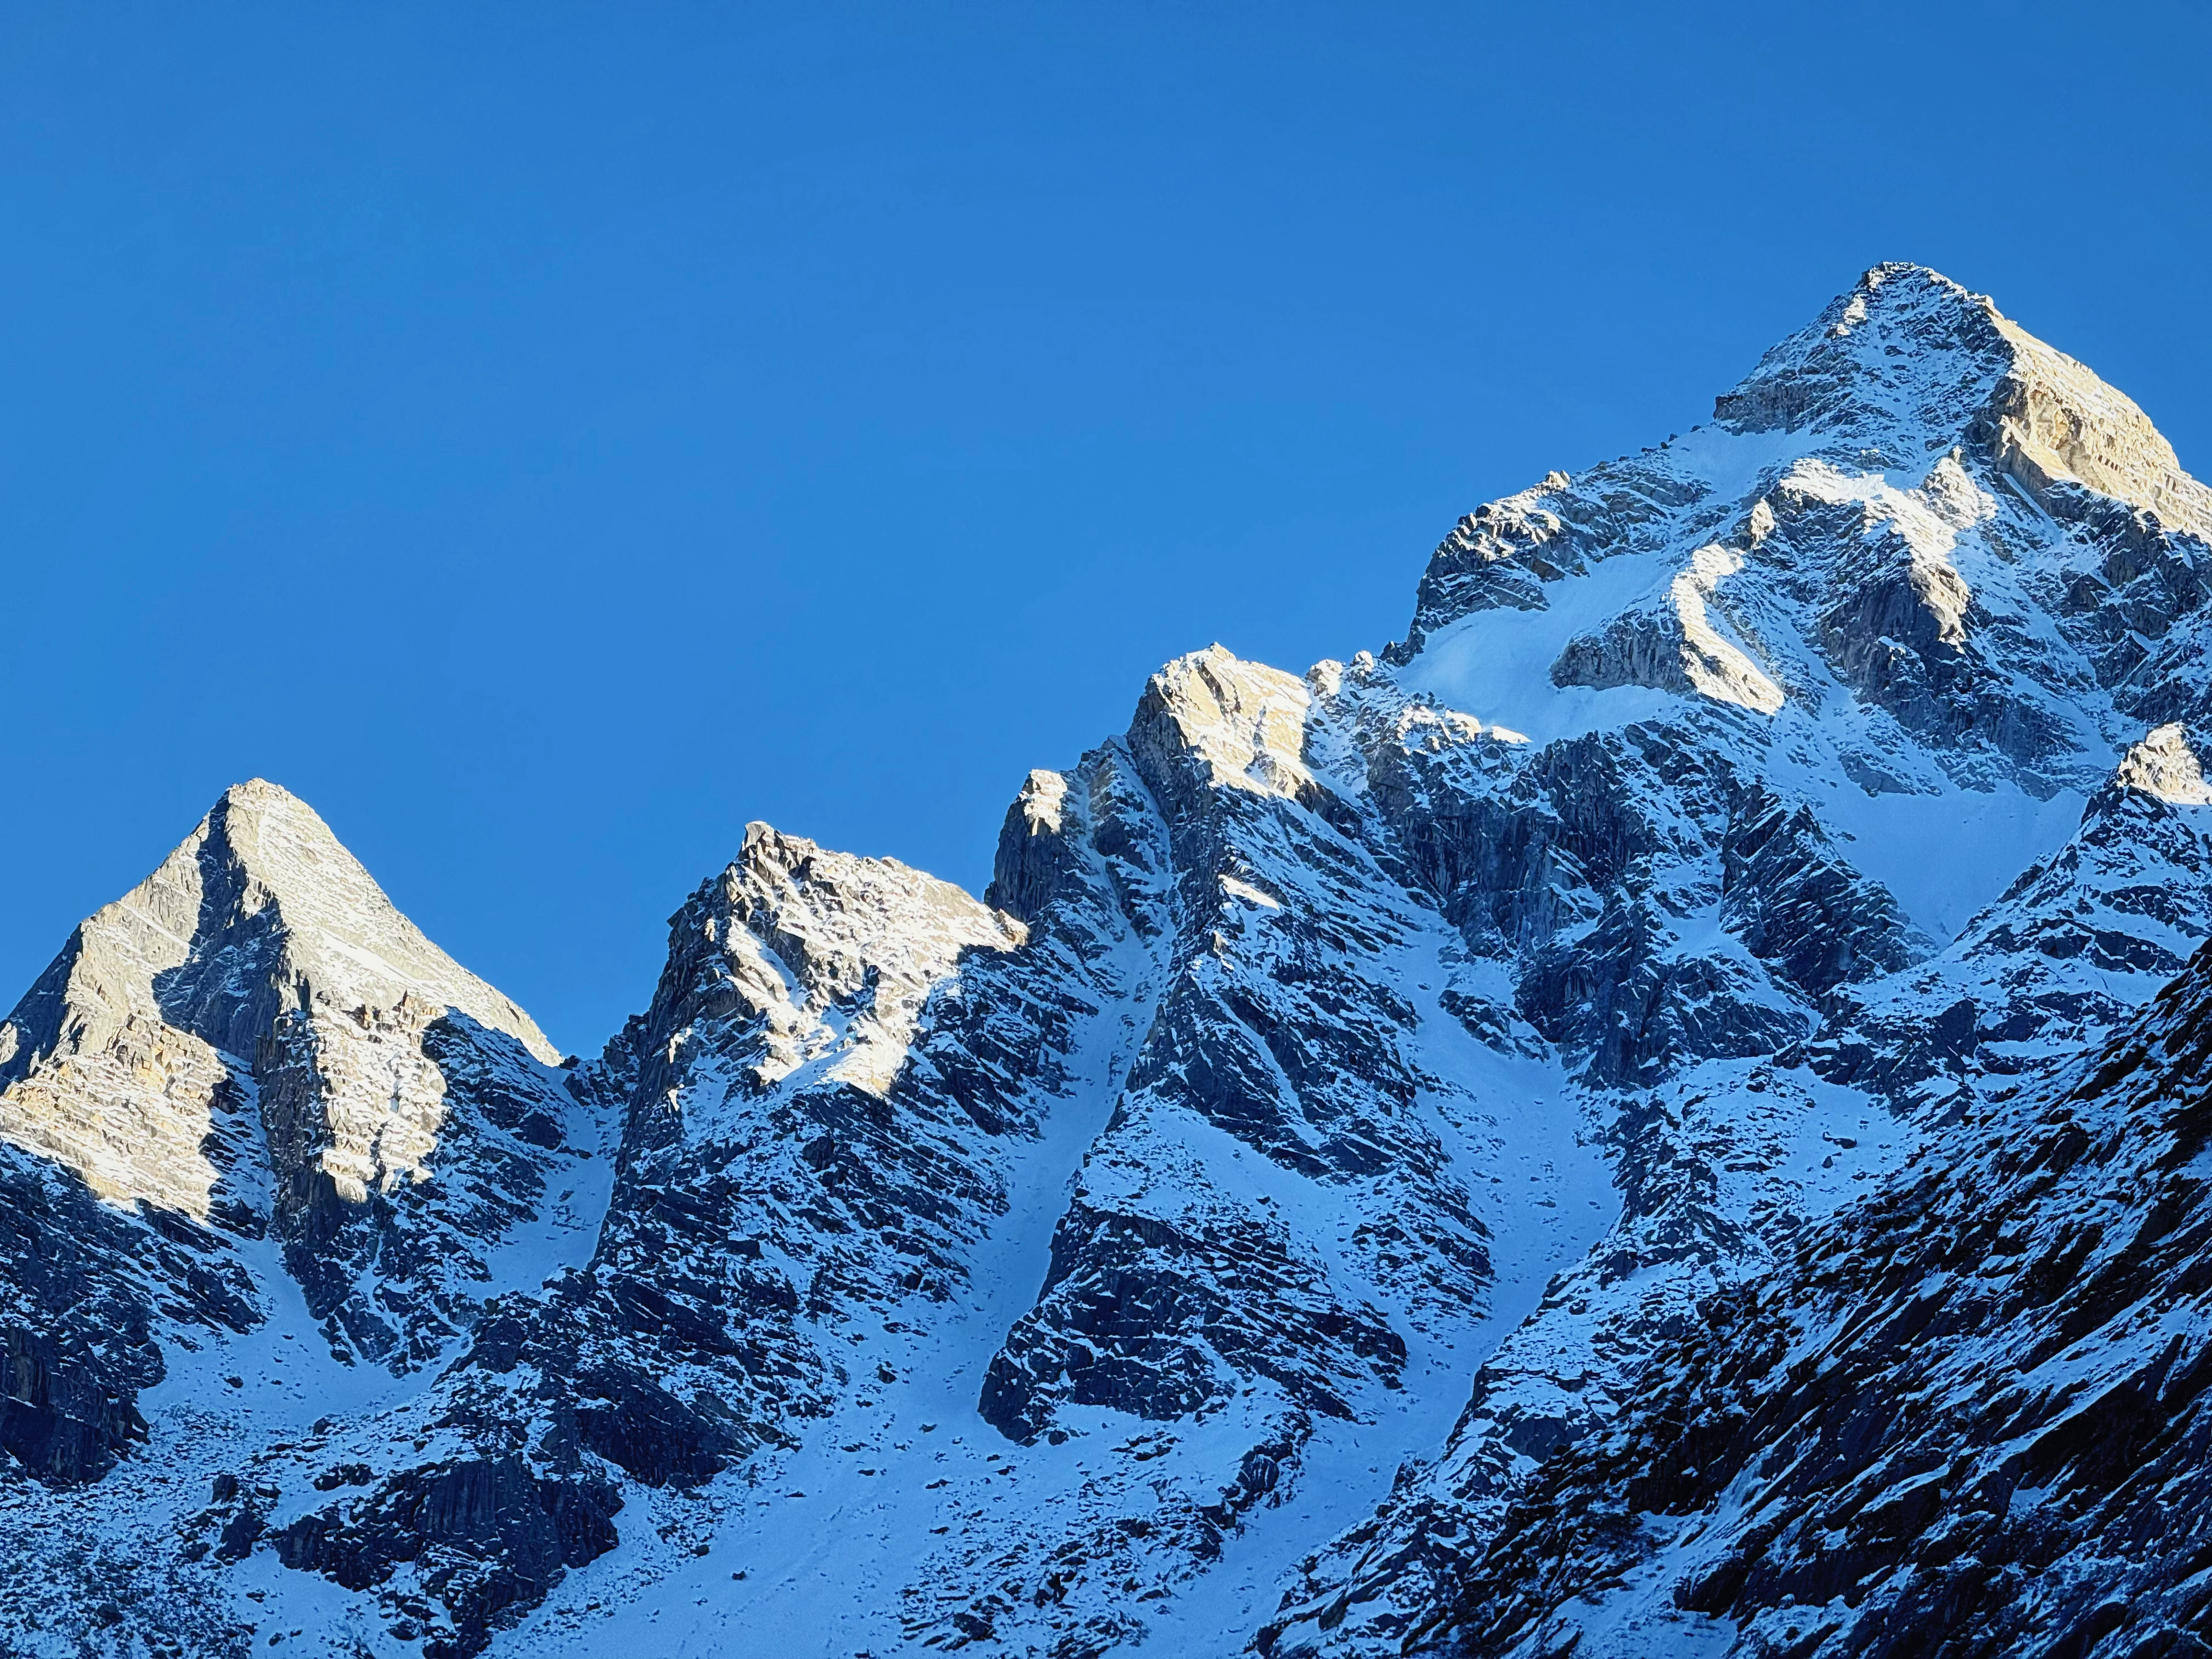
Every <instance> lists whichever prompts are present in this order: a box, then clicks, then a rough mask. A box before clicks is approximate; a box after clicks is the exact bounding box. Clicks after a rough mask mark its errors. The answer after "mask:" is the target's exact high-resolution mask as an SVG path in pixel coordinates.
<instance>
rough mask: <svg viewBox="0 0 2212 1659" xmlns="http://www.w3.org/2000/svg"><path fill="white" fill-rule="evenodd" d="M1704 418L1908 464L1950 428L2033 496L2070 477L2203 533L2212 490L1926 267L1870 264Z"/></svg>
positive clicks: (2000, 318)
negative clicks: (1829, 442)
mask: <svg viewBox="0 0 2212 1659" xmlns="http://www.w3.org/2000/svg"><path fill="white" fill-rule="evenodd" d="M1713 416H1714V419H1715V420H1716V421H1717V422H1719V423H1720V424H1722V425H1723V426H1724V427H1727V428H1729V429H1730V430H1732V431H1735V432H1740V433H1746V434H1751V433H1764V432H1772V431H1777V430H1790V431H1796V432H1804V433H1811V434H1819V435H1835V436H1837V437H1838V438H1842V439H1845V440H1848V441H1850V442H1852V443H1856V444H1861V445H1865V446H1869V447H1871V448H1872V449H1873V450H1874V451H1875V453H1876V454H1877V455H1879V457H1880V459H1881V461H1882V463H1884V464H1886V465H1892V466H1910V465H1912V464H1913V462H1914V459H1915V449H1916V446H1917V447H1919V449H1920V452H1921V453H1933V452H1934V451H1936V450H1940V449H1943V448H1947V447H1949V446H1950V445H1951V444H1952V443H1953V442H1954V441H1956V440H1957V438H1958V436H1959V435H1968V436H1971V438H1972V440H1973V441H1975V442H1976V443H1977V444H1978V445H1979V446H1981V447H1986V449H1987V450H1988V451H1989V453H1990V455H1991V457H1992V458H1993V459H1995V460H1996V464H1997V465H1999V467H2001V468H2002V470H2003V471H2005V472H2006V473H2007V474H2008V476H2010V477H2013V478H2014V479H2015V481H2016V482H2017V483H2019V484H2020V485H2021V487H2022V488H2023V489H2027V491H2028V492H2029V493H2030V494H2031V495H2035V496H2037V497H2038V498H2039V499H2041V498H2042V497H2043V496H2044V495H2046V494H2047V493H2048V492H2049V491H2051V489H2053V488H2054V487H2056V486H2057V485H2059V484H2061V483H2069V482H2071V483H2081V484H2085V485H2087V487H2088V488H2089V489H2093V490H2095V491H2097V492H2099V493H2100V494H2101V495H2107V496H2110V497H2112V498H2113V499H2115V500H2118V501H2124V502H2126V503H2127V504H2128V505H2129V506H2130V507H2138V508H2142V509H2143V510H2145V511H2148V512H2151V513H2156V514H2158V515H2159V517H2160V519H2161V520H2163V521H2164V522H2166V524H2167V525H2169V526H2172V527H2173V528H2175V529H2179V530H2185V531H2190V532H2194V533H2196V534H2197V535H2199V536H2203V535H2207V534H2212V490H2207V489H2206V488H2205V487H2204V486H2203V484H2201V483H2198V482H2197V480H2196V479H2194V478H2192V477H2190V476H2189V475H2188V474H2187V473H2186V472H2185V471H2182V468H2181V464H2180V462H2179V459H2177V458H2176V457H2175V455H2174V453H2173V449H2172V446H2171V445H2170V444H2168V443H2167V442H2166V440H2165V438H2164V437H2163V436H2161V435H2160V433H2159V432H2158V430H2157V428H2155V427H2154V426H2153V425H2152V424H2151V422H2150V420H2149V417H2148V416H2146V415H2144V413H2143V412H2142V410H2140V409H2138V408H2137V407H2136V404H2134V402H2133V401H2132V400H2131V399H2130V398H2128V397H2127V396H2126V395H2125V394H2124V392H2119V391H2118V390H2116V389H2115V388H2113V387H2112V386H2107V385H2106V383H2105V382H2104V381H2102V380H2100V379H2098V377H2097V376H2096V374H2094V373H2093V372H2092V371H2091V370H2090V369H2088V368H2086V367H2085V366H2084V365H2082V364H2081V363H2079V362H2075V360H2074V359H2073V358H2071V357H2069V356H2066V355H2065V354H2064V353H2063V352H2060V351H2057V350H2055V349H2052V348H2051V347H2050V346H2048V345H2045V343H2043V342H2042V341H2040V340H2039V339H2037V338H2036V337H2034V336H2033V335H2032V334H2030V333H2028V332H2027V330H2025V329H2023V328H2021V326H2020V325H2019V324H2017V323H2015V322H2013V321H2012V320H2010V319H2008V318H2007V317H2006V316H2004V314H2003V313H2001V312H2000V311H1998V309H1997V307H1996V302H1995V301H1992V300H1991V299H1990V297H1989V296H1988V295H1984V294H1976V293H1973V292H1972V291H1970V290H1968V289H1966V288H1963V287H1961V286H1960V284H1958V283H1954V282H1953V281H1951V280H1950V278H1948V277H1947V276H1942V274H1940V273H1939V272H1936V271H1933V270H1929V269H1928V268H1927V267H1925V266H1924V265H1916V264H1902V263H1893V264H1881V265H1876V266H1875V267H1874V269H1872V270H1869V271H1868V272H1867V273H1866V274H1865V275H1864V276H1862V277H1860V278H1859V281H1858V283H1857V285H1856V286H1855V287H1854V288H1853V289H1851V290H1850V292H1849V293H1848V294H1844V295H1839V296H1838V298H1837V299H1836V300H1834V301H1832V302H1831V303H1830V304H1829V306H1828V307H1826V309H1825V310H1824V311H1822V312H1821V313H1820V316H1819V317H1818V318H1816V319H1814V321H1813V322H1812V323H1811V324H1810V325H1808V326H1807V327H1806V328H1804V329H1802V330H1801V331H1799V332H1797V333H1796V334H1794V335H1792V336H1790V338H1788V339H1787V340H1784V341H1783V342H1782V343H1780V344H1778V345H1777V346H1776V347H1775V348H1774V349H1772V350H1771V351H1769V352H1768V353H1767V354H1766V355H1765V356H1764V357H1762V358H1761V359H1760V360H1759V365H1758V367H1757V368H1754V369H1753V371H1752V372H1751V374H1749V375H1748V376H1747V377H1746V378H1745V379H1744V380H1743V381H1742V382H1741V384H1740V385H1738V386H1736V387H1735V389H1734V390H1733V391H1730V392H1726V393H1724V394H1723V395H1722V397H1721V398H1719V399H1717V401H1716V403H1715V404H1714V407H1713Z"/></svg>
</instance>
